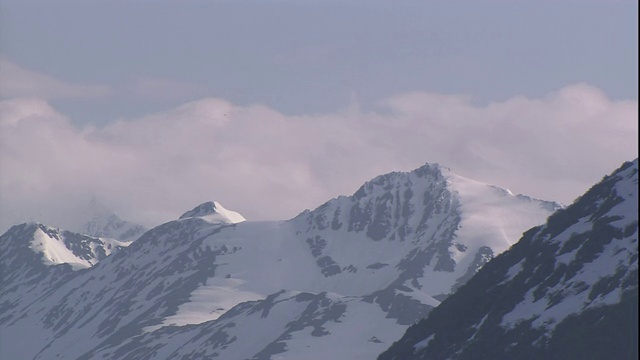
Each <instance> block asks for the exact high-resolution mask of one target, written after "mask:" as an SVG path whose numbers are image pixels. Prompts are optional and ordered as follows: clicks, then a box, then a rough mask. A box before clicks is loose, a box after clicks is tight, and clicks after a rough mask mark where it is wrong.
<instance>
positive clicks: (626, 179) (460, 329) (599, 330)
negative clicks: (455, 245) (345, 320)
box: [380, 159, 638, 360]
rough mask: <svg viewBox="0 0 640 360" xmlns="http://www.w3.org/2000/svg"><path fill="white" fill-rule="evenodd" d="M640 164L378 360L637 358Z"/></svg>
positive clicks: (488, 270) (552, 223)
mask: <svg viewBox="0 0 640 360" xmlns="http://www.w3.org/2000/svg"><path fill="white" fill-rule="evenodd" d="M637 309H638V160H637V159H636V160H634V161H633V162H629V163H625V164H624V165H623V166H622V167H621V168H619V169H618V170H616V171H615V172H614V173H613V174H612V175H610V176H607V177H605V178H604V179H603V180H602V181H601V182H600V183H598V184H597V185H595V186H594V187H593V188H591V189H590V190H589V191H588V192H587V193H586V194H585V195H583V196H582V197H580V198H579V199H578V200H576V202H575V203H574V204H572V205H571V206H569V207H568V208H566V209H564V210H562V211H559V212H557V213H556V214H554V215H553V216H551V217H550V218H549V220H548V222H547V223H546V224H545V225H544V226H540V227H537V228H534V229H531V230H530V231H528V232H527V233H526V234H525V235H524V236H523V237H522V239H521V240H520V241H519V242H518V243H517V244H516V245H514V246H513V247H512V248H511V249H510V250H509V251H507V252H505V253H504V254H502V255H500V256H498V257H497V258H495V259H494V260H492V261H491V262H490V263H489V264H488V265H487V266H485V267H484V268H483V269H482V270H481V271H480V272H479V273H478V274H477V275H476V276H475V277H473V278H472V279H471V280H470V281H469V282H468V283H467V284H466V285H465V286H463V287H461V288H460V289H459V291H458V292H456V293H455V294H454V295H453V296H451V297H450V298H448V299H447V300H445V301H444V302H443V303H442V304H441V305H440V306H439V307H438V308H437V309H436V310H434V311H433V312H431V313H430V315H429V317H428V318H427V319H426V320H423V321H421V322H419V323H418V324H416V325H414V326H412V327H411V328H409V330H408V331H407V332H406V334H405V335H404V336H403V337H402V339H400V341H398V342H397V343H395V344H394V345H393V346H392V347H391V348H390V349H389V350H388V351H386V352H385V353H384V354H382V355H381V356H380V359H381V360H382V359H385V360H387V359H403V360H404V359H434V360H437V359H605V358H610V359H636V358H637V356H638V313H637Z"/></svg>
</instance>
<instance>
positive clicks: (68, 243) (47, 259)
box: [0, 223, 130, 355]
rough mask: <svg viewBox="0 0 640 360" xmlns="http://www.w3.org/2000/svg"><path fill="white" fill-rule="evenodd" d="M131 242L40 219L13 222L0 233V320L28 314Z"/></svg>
mask: <svg viewBox="0 0 640 360" xmlns="http://www.w3.org/2000/svg"><path fill="white" fill-rule="evenodd" d="M129 244H130V242H121V241H118V240H114V239H108V238H97V237H91V236H87V235H82V234H78V233H72V232H70V231H66V230H60V229H57V228H52V227H49V226H46V225H43V224H37V223H28V224H22V225H16V226H13V227H12V228H11V229H9V230H8V231H7V232H6V233H4V234H3V235H2V236H0V266H1V274H2V276H1V277H0V285H1V286H0V299H2V302H1V303H0V322H1V323H5V324H6V323H9V322H11V321H13V320H15V319H16V318H19V317H21V316H26V315H25V312H27V311H28V310H26V309H28V308H29V305H30V304H31V303H32V302H35V301H40V300H42V299H44V298H46V296H47V294H48V293H49V292H50V291H55V289H57V287H59V286H61V285H62V284H65V283H67V282H69V281H71V279H73V278H74V277H75V276H77V272H78V271H79V270H82V269H87V268H90V267H91V266H93V265H95V264H96V263H98V262H99V261H100V260H102V259H104V258H106V257H107V256H108V255H110V254H111V253H113V252H115V251H118V250H120V249H122V248H124V247H126V246H128V245H129ZM2 353H3V351H2V348H0V355H1V354H2Z"/></svg>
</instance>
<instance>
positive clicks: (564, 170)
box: [0, 84, 638, 229]
mask: <svg viewBox="0 0 640 360" xmlns="http://www.w3.org/2000/svg"><path fill="white" fill-rule="evenodd" d="M637 116H638V104H637V101H612V100H610V99H608V98H607V97H606V96H605V95H604V94H603V93H602V92H601V91H600V90H598V89H597V88H594V87H591V86H588V85H584V84H580V85H574V86H569V87H565V88H563V89H560V90H558V91H557V92H554V93H551V94H548V95H547V96H546V97H544V98H539V99H530V98H525V97H514V98H511V99H509V100H506V101H504V102H499V103H491V104H488V105H484V106H476V105H473V104H472V103H471V102H470V101H469V99H467V98H465V97H461V96H454V95H442V94H431V93H409V94H399V95H397V96H395V97H392V98H389V99H386V100H385V101H383V102H381V103H380V104H379V107H378V108H376V110H374V111H373V110H372V111H365V112H363V111H360V110H358V108H357V106H354V107H352V108H351V109H348V110H345V111H342V112H336V113H333V114H323V115H309V116H288V115H284V114H282V113H279V112H277V111H275V110H273V109H271V108H269V107H266V106H262V105H252V106H237V105H234V104H232V103H230V102H227V101H225V100H222V99H213V98H207V99H202V100H199V101H195V102H190V103H187V104H184V105H182V106H179V107H177V108H174V109H172V110H170V111H167V112H162V113H156V114H150V115H147V116H144V117H140V118H132V119H121V120H118V121H115V122H113V123H111V124H109V125H107V126H105V127H84V128H78V127H76V126H74V125H73V124H72V122H71V121H70V120H69V119H68V118H66V117H65V116H64V115H63V114H60V113H58V112H57V111H56V110H55V109H54V108H52V107H51V106H50V105H49V104H48V103H47V102H45V101H44V100H37V99H11V100H6V101H3V102H2V103H0V118H1V119H2V122H1V129H0V140H1V145H0V218H1V219H2V222H3V223H2V224H0V225H1V226H2V228H3V229H4V228H6V227H7V226H8V225H9V224H11V223H15V222H21V221H26V220H38V221H44V222H51V223H53V225H60V226H64V225H65V223H69V221H70V220H69V219H68V218H67V217H68V214H72V213H73V209H75V208H78V206H79V205H81V204H84V203H85V202H87V201H88V200H89V199H90V198H91V196H95V197H96V198H97V199H99V200H100V201H102V202H104V203H106V205H108V206H110V207H111V208H113V209H114V210H115V211H116V212H117V213H118V214H120V215H121V216H122V217H124V218H128V219H132V220H136V221H140V222H143V223H146V224H156V223H159V222H162V221H166V220H170V219H173V218H176V217H177V216H179V215H180V213H181V212H183V211H185V210H188V209H190V208H191V207H193V206H195V205H197V204H199V203H201V202H204V201H208V200H216V201H219V202H221V203H222V204H223V205H224V206H225V207H227V208H229V209H232V210H236V211H239V212H240V213H242V214H243V215H244V216H245V217H246V218H248V219H250V220H264V219H286V218H290V217H293V216H295V215H296V214H297V213H299V212H300V211H302V210H304V209H306V208H313V207H315V206H318V205H320V204H321V203H322V202H324V201H326V200H328V199H330V198H332V197H335V196H337V195H340V194H351V193H353V192H354V191H355V190H356V189H357V188H358V186H360V185H361V184H362V183H363V182H364V181H366V180H368V179H370V178H372V177H374V176H376V175H379V174H382V173H385V172H389V171H397V170H411V169H413V168H415V167H418V166H420V165H422V164H424V163H425V162H438V163H440V164H442V165H444V166H448V167H450V168H451V169H452V170H453V171H454V172H456V173H458V174H460V175H462V176H466V177H469V178H473V179H476V180H479V181H483V182H487V183H492V184H495V185H499V186H503V187H508V188H510V189H511V190H512V191H514V192H517V193H525V194H528V195H532V196H536V197H540V198H544V199H551V200H558V201H561V202H564V203H569V202H571V201H572V200H573V199H574V198H575V197H576V196H578V195H580V194H581V193H583V192H584V191H585V190H586V189H587V188H588V187H589V186H590V185H592V184H593V183H595V182H596V181H598V180H599V179H600V178H601V177H602V176H603V175H605V174H607V173H609V172H611V171H612V170H613V169H615V168H616V167H617V166H619V165H620V164H621V163H622V162H623V161H625V160H631V159H633V158H635V157H637V143H638V125H637Z"/></svg>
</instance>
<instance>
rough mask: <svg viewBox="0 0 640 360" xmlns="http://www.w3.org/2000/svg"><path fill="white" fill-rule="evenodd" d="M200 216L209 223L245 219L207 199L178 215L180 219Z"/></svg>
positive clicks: (232, 221)
mask: <svg viewBox="0 0 640 360" xmlns="http://www.w3.org/2000/svg"><path fill="white" fill-rule="evenodd" d="M188 218H201V219H203V220H205V221H208V222H210V223H222V224H236V223H239V222H243V221H246V219H245V218H244V216H242V215H240V214H239V213H237V212H235V211H231V210H227V209H225V208H224V207H223V206H222V205H220V203H219V202H216V201H208V202H206V203H203V204H200V205H198V206H196V207H195V208H193V210H190V211H187V212H186V213H184V214H182V216H180V219H188Z"/></svg>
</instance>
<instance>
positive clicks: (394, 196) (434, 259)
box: [0, 165, 559, 359]
mask: <svg viewBox="0 0 640 360" xmlns="http://www.w3.org/2000/svg"><path fill="white" fill-rule="evenodd" d="M558 208H559V205H558V204H556V203H551V202H545V201H540V200H536V199H531V198H528V197H526V196H522V195H513V194H511V193H510V192H509V191H508V190H505V189H500V188H497V187H493V186H489V185H486V184H482V183H478V182H475V181H472V180H468V179H464V178H462V177H459V176H457V175H455V174H452V173H451V172H450V171H449V170H448V169H446V168H443V167H440V166H437V165H425V166H423V167H421V168H419V169H416V170H414V171H412V172H408V173H399V172H398V173H390V174H386V175H382V176H379V177H377V178H375V179H373V180H371V181H370V182H368V183H366V184H365V185H363V186H362V187H361V188H360V189H359V190H358V191H357V192H356V193H355V194H354V195H353V196H349V197H346V196H342V197H338V198H336V199H333V200H330V201H328V202H327V203H325V204H324V205H322V206H321V207H319V208H318V209H316V210H313V211H305V212H303V213H302V214H300V215H299V216H297V217H296V218H294V219H291V220H288V221H275V222H251V221H242V220H244V218H243V217H242V216H241V215H239V214H237V213H235V212H232V211H229V210H226V209H224V208H223V207H222V206H221V205H220V204H218V203H205V204H202V205H200V206H198V207H196V208H195V209H193V210H191V211H189V212H187V213H185V214H184V215H183V216H181V218H180V219H178V220H176V221H172V222H169V223H166V224H163V225H161V226H158V227H156V228H154V229H152V230H150V231H148V232H146V233H145V234H144V235H143V236H142V237H141V238H140V239H138V240H136V241H135V242H134V243H133V244H131V246H129V247H128V248H126V249H123V250H121V251H118V252H117V253H115V254H114V255H112V256H109V257H107V258H105V259H104V260H102V261H101V262H100V263H99V264H98V265H96V266H94V267H92V268H90V269H88V270H85V271H82V273H80V274H78V275H77V276H76V277H75V278H74V279H73V281H69V282H66V283H65V284H62V285H61V286H59V287H58V288H57V289H55V291H52V292H50V293H48V294H47V298H46V301H42V302H37V303H33V304H31V305H30V306H29V315H28V316H25V317H24V318H21V319H16V320H14V321H12V322H10V323H8V322H4V323H3V322H0V329H1V330H2V331H3V333H2V335H3V336H1V337H0V341H2V344H1V345H2V347H0V349H3V350H2V351H6V352H7V353H8V354H20V355H21V357H23V358H36V359H50V358H56V357H57V356H61V357H64V358H67V359H122V358H127V359H147V358H158V359H176V358H178V359H180V358H184V359H192V358H206V357H207V356H208V357H214V356H218V357H219V358H223V359H269V358H280V359H301V358H304V359H326V358H332V359H367V358H373V357H375V356H376V355H377V354H379V353H380V352H381V351H383V350H384V349H386V348H387V347H388V346H389V345H390V344H391V342H392V341H393V340H394V339H397V338H399V337H400V336H401V334H402V333H403V332H404V330H405V329H406V328H407V326H408V325H409V324H411V323H413V322H415V321H417V320H418V319H420V318H422V317H424V316H426V315H427V314H428V313H429V311H430V310H431V309H433V307H434V306H436V305H438V304H439V302H440V300H441V299H443V298H445V297H446V296H448V295H449V294H450V293H451V292H452V291H454V290H455V289H457V288H458V287H459V286H460V285H461V284H462V283H464V282H465V281H466V280H467V279H469V278H470V277H471V276H473V275H474V274H475V273H476V271H477V270H478V268H480V267H482V266H483V265H484V264H485V263H486V262H487V261H488V260H489V259H491V258H492V257H493V256H494V255H495V254H498V253H500V252H502V251H504V250H506V249H507V248H508V247H509V246H510V245H511V244H512V243H514V242H515V241H516V240H517V239H518V237H519V236H520V234H521V233H522V231H524V230H526V229H528V228H530V227H531V226H534V225H538V224H541V223H543V222H544V221H545V219H546V217H547V216H548V215H549V214H551V213H552V212H553V211H554V210H556V209H558ZM25 296H26V295H25ZM0 300H3V299H0ZM5 334H7V335H5ZM25 336H29V337H30V338H35V339H36V340H35V341H34V343H33V344H32V346H30V347H28V348H22V347H20V346H19V345H16V344H20V343H19V339H21V338H24V337H25ZM40 339H41V340H40ZM79 339H82V341H80V340H79Z"/></svg>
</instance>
